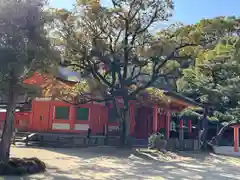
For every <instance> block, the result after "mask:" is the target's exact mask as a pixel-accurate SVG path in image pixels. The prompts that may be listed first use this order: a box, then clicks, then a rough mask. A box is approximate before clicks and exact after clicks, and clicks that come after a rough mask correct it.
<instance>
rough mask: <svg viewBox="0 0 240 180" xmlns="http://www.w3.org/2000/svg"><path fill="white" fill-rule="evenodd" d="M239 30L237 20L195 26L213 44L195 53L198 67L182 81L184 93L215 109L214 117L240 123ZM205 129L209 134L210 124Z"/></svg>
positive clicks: (189, 72) (195, 63) (230, 19)
mask: <svg viewBox="0 0 240 180" xmlns="http://www.w3.org/2000/svg"><path fill="white" fill-rule="evenodd" d="M239 27H240V21H239V19H237V18H235V17H218V18H215V19H208V20H202V21H200V22H199V23H197V24H196V25H193V26H191V28H193V29H195V30H199V29H201V31H202V32H203V33H202V34H204V36H203V38H205V39H206V40H207V41H208V40H211V41H213V43H208V44H206V46H205V47H204V48H195V49H194V51H191V54H192V56H194V57H195V61H194V64H191V66H190V67H189V68H186V69H184V70H183V71H182V72H183V76H182V78H180V79H179V80H178V89H179V91H180V92H182V93H184V94H185V95H187V96H189V97H192V98H194V99H196V100H197V101H200V102H202V103H205V104H206V105H208V106H211V108H212V109H213V112H212V113H211V116H213V117H215V119H216V118H217V119H219V120H220V121H225V122H228V123H229V122H233V121H238V120H239V75H240V74H239V72H240V71H239V68H240V67H239V40H240V39H239V33H240V31H239ZM203 122H206V121H203ZM203 129H206V131H205V132H207V125H206V124H203ZM204 134H205V133H204ZM203 137H204V136H203ZM203 139H204V138H203Z"/></svg>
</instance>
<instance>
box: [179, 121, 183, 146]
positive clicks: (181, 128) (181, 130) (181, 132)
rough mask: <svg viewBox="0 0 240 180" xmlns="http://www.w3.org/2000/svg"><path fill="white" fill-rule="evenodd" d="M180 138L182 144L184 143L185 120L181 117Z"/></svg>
mask: <svg viewBox="0 0 240 180" xmlns="http://www.w3.org/2000/svg"><path fill="white" fill-rule="evenodd" d="M179 140H180V144H181V146H182V145H183V144H182V143H183V140H184V132H183V120H182V119H181V120H180V122H179Z"/></svg>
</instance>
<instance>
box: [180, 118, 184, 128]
mask: <svg viewBox="0 0 240 180" xmlns="http://www.w3.org/2000/svg"><path fill="white" fill-rule="evenodd" d="M179 128H180V129H182V128H183V120H182V119H181V120H180V121H179Z"/></svg>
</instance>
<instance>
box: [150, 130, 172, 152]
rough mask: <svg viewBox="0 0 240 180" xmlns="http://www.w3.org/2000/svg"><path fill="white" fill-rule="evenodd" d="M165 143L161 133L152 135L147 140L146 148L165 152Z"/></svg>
mask: <svg viewBox="0 0 240 180" xmlns="http://www.w3.org/2000/svg"><path fill="white" fill-rule="evenodd" d="M166 145H167V141H166V140H165V136H164V134H162V133H153V134H152V135H151V136H149V138H148V147H149V148H150V149H157V150H165V148H166Z"/></svg>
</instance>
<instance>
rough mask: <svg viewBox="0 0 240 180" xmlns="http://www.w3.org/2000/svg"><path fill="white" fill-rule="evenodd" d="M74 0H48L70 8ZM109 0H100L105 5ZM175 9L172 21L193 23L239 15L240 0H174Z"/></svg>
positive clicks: (55, 4)
mask: <svg viewBox="0 0 240 180" xmlns="http://www.w3.org/2000/svg"><path fill="white" fill-rule="evenodd" d="M74 2H75V0H50V5H51V6H52V7H56V8H67V9H71V7H72V4H73V3H74ZM108 2H109V0H101V3H103V4H104V5H106V4H107V3H108ZM174 3H175V10H174V16H173V17H172V20H171V21H172V22H179V21H180V22H183V23H184V24H194V23H196V22H198V21H199V20H200V19H203V18H214V17H216V16H233V15H235V16H240V11H239V7H240V0H174Z"/></svg>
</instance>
